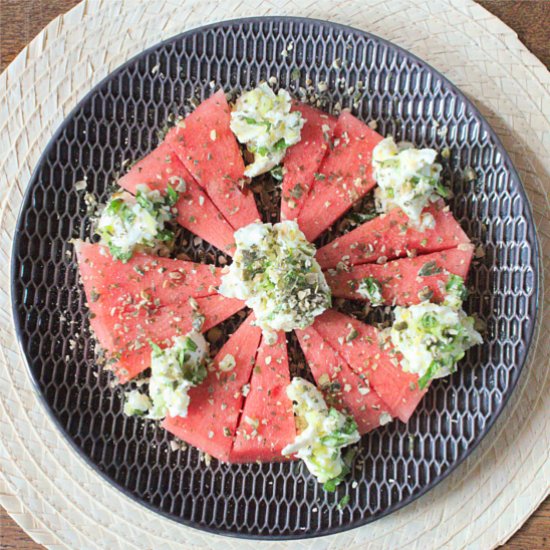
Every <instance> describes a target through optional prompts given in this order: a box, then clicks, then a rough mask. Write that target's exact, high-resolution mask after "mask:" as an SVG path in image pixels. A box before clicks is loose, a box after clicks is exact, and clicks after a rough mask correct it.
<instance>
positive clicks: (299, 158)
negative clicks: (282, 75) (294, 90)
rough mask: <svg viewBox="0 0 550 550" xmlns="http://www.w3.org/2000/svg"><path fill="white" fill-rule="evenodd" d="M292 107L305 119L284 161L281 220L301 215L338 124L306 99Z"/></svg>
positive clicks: (292, 218)
mask: <svg viewBox="0 0 550 550" xmlns="http://www.w3.org/2000/svg"><path fill="white" fill-rule="evenodd" d="M292 110H293V111H300V112H301V113H302V118H304V119H305V123H304V126H303V127H302V132H301V139H300V141H299V142H298V143H296V144H295V145H293V146H292V147H289V149H288V150H287V152H286V154H285V158H284V161H283V166H284V177H283V183H282V192H281V220H295V219H296V218H297V217H298V214H299V213H300V210H301V209H302V206H303V204H304V203H305V201H306V199H307V196H308V195H309V190H310V188H311V185H312V183H313V181H314V177H315V173H316V172H317V170H318V169H319V165H320V164H321V161H322V160H323V158H324V157H325V155H326V152H327V150H328V146H329V143H330V140H331V139H332V134H333V132H334V126H335V125H336V118H334V117H333V116H330V115H328V114H326V113H323V111H319V110H318V109H314V108H313V107H310V106H309V105H306V104H305V103H300V102H295V103H294V104H293V106H292Z"/></svg>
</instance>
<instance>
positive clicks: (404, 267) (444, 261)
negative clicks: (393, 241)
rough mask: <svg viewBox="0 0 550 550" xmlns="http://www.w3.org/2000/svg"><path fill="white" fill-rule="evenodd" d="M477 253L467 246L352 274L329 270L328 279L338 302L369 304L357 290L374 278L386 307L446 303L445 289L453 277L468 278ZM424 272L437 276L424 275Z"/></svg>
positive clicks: (364, 267)
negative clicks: (360, 285)
mask: <svg viewBox="0 0 550 550" xmlns="http://www.w3.org/2000/svg"><path fill="white" fill-rule="evenodd" d="M473 251H474V247H473V245H471V244H463V245H460V247H457V248H450V249H448V250H443V251H442V252H434V253H433V254H425V255H424V256H417V257H416V258H401V259H399V260H393V261H391V262H386V263H385V264H363V265H356V266H353V267H351V268H350V270H349V271H338V270H334V269H329V270H328V271H327V272H326V273H325V275H326V278H327V283H328V284H329V286H330V288H331V290H332V295H333V296H335V297H337V298H347V299H349V300H365V301H368V298H365V297H364V296H361V294H359V293H358V292H357V288H358V285H359V284H360V282H361V281H362V280H363V279H364V278H365V277H374V278H375V279H376V280H377V281H378V282H379V283H380V285H381V286H382V298H383V299H384V304H385V305H391V306H410V305H413V304H418V303H420V302H421V301H423V300H430V301H432V302H442V301H443V300H444V298H445V296H446V294H447V292H446V290H445V285H446V284H447V282H448V280H449V275H450V274H454V275H459V276H460V277H462V278H463V279H466V277H467V276H468V270H469V268H470V262H471V261H472V255H473ZM423 270H424V272H426V273H433V274H431V275H422V273H423Z"/></svg>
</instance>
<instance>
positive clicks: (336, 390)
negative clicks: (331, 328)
mask: <svg viewBox="0 0 550 550" xmlns="http://www.w3.org/2000/svg"><path fill="white" fill-rule="evenodd" d="M296 335H297V336H298V341H299V342H300V346H301V348H302V351H303V352H304V356H305V358H306V361H307V364H308V366H309V368H310V369H311V373H312V374H313V378H315V382H316V383H317V385H318V386H319V387H320V388H321V390H322V391H323V393H324V395H325V399H326V401H327V403H328V404H329V405H332V406H334V407H335V408H337V409H339V410H342V411H345V412H346V413H347V414H351V415H352V416H353V418H355V421H356V422H357V428H358V430H359V433H360V434H364V433H367V432H370V431H371V430H374V429H375V428H377V427H378V426H380V424H381V423H384V424H385V423H386V422H389V421H390V420H391V416H390V415H389V407H388V406H387V405H386V403H384V401H382V399H380V397H379V396H378V394H377V393H376V392H375V391H374V390H373V389H372V388H370V387H369V383H368V381H367V380H363V379H362V378H361V377H360V376H359V375H358V374H357V373H355V372H354V371H352V370H351V369H350V367H349V365H348V364H347V363H346V362H345V361H344V360H343V359H342V358H341V357H340V355H338V353H337V352H336V351H335V350H334V348H332V347H331V346H330V344H328V343H327V342H325V340H323V338H321V336H320V335H319V333H318V332H317V331H316V330H315V329H314V328H313V327H308V328H306V329H305V330H297V331H296Z"/></svg>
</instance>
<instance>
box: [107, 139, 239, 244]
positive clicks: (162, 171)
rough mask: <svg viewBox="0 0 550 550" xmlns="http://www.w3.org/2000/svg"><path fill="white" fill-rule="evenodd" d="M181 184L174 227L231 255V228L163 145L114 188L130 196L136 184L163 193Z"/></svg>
mask: <svg viewBox="0 0 550 550" xmlns="http://www.w3.org/2000/svg"><path fill="white" fill-rule="evenodd" d="M182 181H183V182H185V191H181V192H180V198H179V200H178V202H177V204H176V208H177V210H178V217H177V221H178V223H179V224H180V225H181V226H183V227H185V229H188V230H189V231H191V232H192V233H194V234H195V235H198V236H199V237H201V238H202V239H204V240H205V241H207V242H209V243H210V244H213V245H214V246H215V247H217V248H219V249H220V250H221V251H223V252H225V253H227V254H233V252H234V248H235V242H234V239H233V228H232V227H231V225H230V224H229V223H228V222H227V221H226V220H225V219H224V217H223V216H222V214H221V213H220V211H219V210H218V209H217V208H216V207H215V206H214V204H213V203H212V201H211V200H210V199H209V198H208V196H207V195H206V193H205V192H204V191H203V190H202V189H201V188H200V186H199V185H198V184H197V182H196V181H195V180H194V179H193V178H192V177H191V174H190V173H189V172H188V171H187V168H185V166H184V165H183V164H182V163H181V162H180V160H179V159H178V157H177V155H176V154H175V153H174V151H173V150H172V148H171V147H170V145H169V144H168V143H166V142H165V141H164V142H162V143H161V144H160V145H159V146H158V147H157V148H156V149H155V150H154V151H152V152H151V153H149V154H148V155H147V156H146V157H144V158H143V159H141V160H140V161H139V162H138V163H137V164H135V165H134V166H133V167H132V168H131V169H130V171H129V172H128V173H127V174H126V175H125V176H122V177H121V178H120V179H119V180H118V184H119V185H120V186H121V187H122V188H123V189H126V191H128V192H130V193H133V194H135V193H136V190H137V187H138V185H140V184H147V185H148V186H149V188H150V189H154V190H157V191H160V192H161V193H164V192H165V191H166V187H167V186H168V184H170V185H172V187H173V188H176V187H182V186H183V184H181V182H182Z"/></svg>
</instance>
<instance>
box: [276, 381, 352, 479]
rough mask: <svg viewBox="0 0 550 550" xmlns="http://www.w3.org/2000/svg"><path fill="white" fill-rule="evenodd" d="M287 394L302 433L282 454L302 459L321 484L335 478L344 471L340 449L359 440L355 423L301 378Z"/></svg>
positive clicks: (287, 390) (293, 382)
mask: <svg viewBox="0 0 550 550" xmlns="http://www.w3.org/2000/svg"><path fill="white" fill-rule="evenodd" d="M286 393H287V395H288V397H289V398H290V399H292V401H293V402H294V413H295V415H296V424H297V428H298V429H299V430H301V431H300V433H299V434H298V435H297V436H296V439H295V440H294V442H293V443H291V444H290V445H287V446H286V447H285V448H284V449H283V451H282V454H283V455H285V456H288V455H293V454H295V455H296V456H298V458H300V459H302V460H303V461H304V463H305V464H306V466H307V468H308V470H309V471H310V472H311V473H312V474H313V475H314V476H315V477H316V478H317V479H318V481H319V482H320V483H326V482H327V481H330V480H334V479H335V478H338V477H339V476H341V475H342V474H343V473H344V472H345V469H346V465H345V463H344V460H343V459H342V455H341V449H342V448H343V447H346V446H348V445H351V444H352V443H356V442H357V441H359V439H360V436H359V432H358V431H357V424H356V423H355V421H354V420H353V418H352V417H350V416H345V415H344V414H342V413H341V412H339V411H337V410H336V409H333V408H330V409H329V408H328V407H327V404H326V402H325V400H324V398H323V394H322V393H321V392H320V391H319V390H318V389H317V388H316V387H315V386H314V385H313V384H311V383H309V382H308V381H307V380H304V379H303V378H293V379H292V382H291V383H290V384H289V385H288V386H287V389H286ZM338 482H339V481H337V482H336V484H337V483H338Z"/></svg>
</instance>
